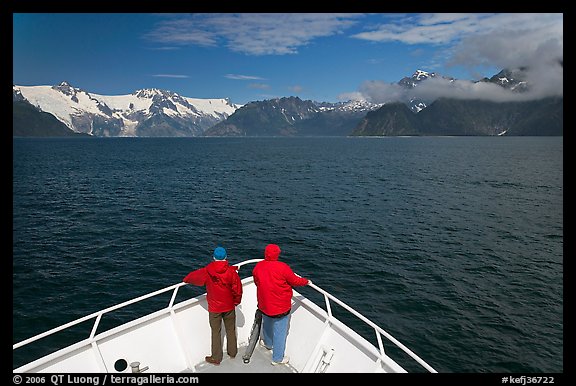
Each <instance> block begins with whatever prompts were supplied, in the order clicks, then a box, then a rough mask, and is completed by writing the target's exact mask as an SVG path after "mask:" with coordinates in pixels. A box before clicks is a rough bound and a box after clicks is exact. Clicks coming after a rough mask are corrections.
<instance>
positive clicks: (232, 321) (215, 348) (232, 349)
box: [208, 309, 238, 361]
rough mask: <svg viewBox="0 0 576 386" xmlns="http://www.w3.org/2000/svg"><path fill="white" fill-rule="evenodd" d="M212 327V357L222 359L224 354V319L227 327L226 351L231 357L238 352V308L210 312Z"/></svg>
mask: <svg viewBox="0 0 576 386" xmlns="http://www.w3.org/2000/svg"><path fill="white" fill-rule="evenodd" d="M208 319H209V321H210V328H211V329H212V358H213V359H215V360H217V361H221V360H222V357H223V356H224V354H223V353H222V338H221V335H220V332H221V330H222V321H224V328H225V329H226V341H227V345H226V351H227V352H228V355H230V356H231V357H235V356H236V354H237V353H238V344H237V342H236V309H233V310H232V311H228V312H209V317H208Z"/></svg>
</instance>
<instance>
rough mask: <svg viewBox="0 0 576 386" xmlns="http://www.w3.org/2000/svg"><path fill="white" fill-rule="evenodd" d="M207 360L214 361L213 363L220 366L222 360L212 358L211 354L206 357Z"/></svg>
mask: <svg viewBox="0 0 576 386" xmlns="http://www.w3.org/2000/svg"><path fill="white" fill-rule="evenodd" d="M204 359H205V360H206V362H208V363H212V364H213V365H216V366H218V365H219V364H220V361H217V360H216V359H214V358H212V357H211V356H209V357H206V358H204Z"/></svg>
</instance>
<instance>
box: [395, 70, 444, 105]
mask: <svg viewBox="0 0 576 386" xmlns="http://www.w3.org/2000/svg"><path fill="white" fill-rule="evenodd" d="M434 77H436V73H435V72H428V71H423V70H419V69H418V70H416V71H415V72H414V74H412V76H411V77H407V76H405V77H404V78H402V79H400V80H399V81H398V84H399V85H400V86H402V87H404V88H406V89H413V88H414V87H418V85H419V84H420V82H422V81H425V80H427V79H430V78H434ZM428 103H429V102H428V101H424V100H422V99H420V98H410V100H408V101H407V102H406V104H407V105H408V107H409V108H410V110H412V112H415V113H417V112H419V111H421V110H423V109H425V108H426V106H427V105H428Z"/></svg>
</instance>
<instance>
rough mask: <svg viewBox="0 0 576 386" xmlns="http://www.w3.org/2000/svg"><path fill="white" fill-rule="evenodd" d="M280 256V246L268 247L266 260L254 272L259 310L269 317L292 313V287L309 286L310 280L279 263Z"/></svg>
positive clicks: (257, 265)
mask: <svg viewBox="0 0 576 386" xmlns="http://www.w3.org/2000/svg"><path fill="white" fill-rule="evenodd" d="M279 256H280V248H279V247H278V246H276V245H274V247H273V248H269V247H266V250H265V252H264V260H263V261H261V262H259V263H258V264H256V266H255V267H254V270H253V271H252V275H253V276H254V283H256V288H257V290H256V297H257V299H258V308H259V309H260V311H262V312H263V313H264V314H265V315H268V316H276V315H280V314H283V313H285V312H288V311H290V307H291V304H292V287H299V286H305V285H307V284H308V279H306V278H303V277H299V276H296V274H295V273H294V272H293V271H292V269H291V268H290V266H288V264H286V263H283V262H281V261H278V257H279Z"/></svg>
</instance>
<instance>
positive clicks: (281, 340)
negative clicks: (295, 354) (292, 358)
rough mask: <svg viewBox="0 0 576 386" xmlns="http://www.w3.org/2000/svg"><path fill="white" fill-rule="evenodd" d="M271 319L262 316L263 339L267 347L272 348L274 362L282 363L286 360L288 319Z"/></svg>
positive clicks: (286, 317)
mask: <svg viewBox="0 0 576 386" xmlns="http://www.w3.org/2000/svg"><path fill="white" fill-rule="evenodd" d="M289 316H290V314H288V315H285V316H282V317H281V318H271V317H269V316H266V315H262V338H263V339H264V344H265V345H266V346H267V347H272V360H273V361H274V362H280V361H282V359H284V350H285V349H286V337H287V336H288V317H289Z"/></svg>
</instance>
